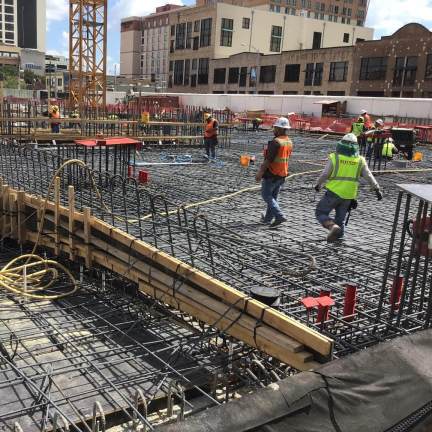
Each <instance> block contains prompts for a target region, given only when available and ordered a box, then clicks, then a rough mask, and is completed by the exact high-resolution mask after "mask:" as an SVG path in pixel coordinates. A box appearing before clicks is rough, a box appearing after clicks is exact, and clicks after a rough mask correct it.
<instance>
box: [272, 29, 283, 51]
mask: <svg viewBox="0 0 432 432" xmlns="http://www.w3.org/2000/svg"><path fill="white" fill-rule="evenodd" d="M281 43H282V27H280V26H272V30H271V38H270V51H271V52H280V49H281Z"/></svg>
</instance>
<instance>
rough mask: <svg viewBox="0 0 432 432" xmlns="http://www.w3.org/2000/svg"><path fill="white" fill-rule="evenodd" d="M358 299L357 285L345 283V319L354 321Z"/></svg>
mask: <svg viewBox="0 0 432 432" xmlns="http://www.w3.org/2000/svg"><path fill="white" fill-rule="evenodd" d="M356 301H357V285H356V284H351V283H347V284H345V299H344V308H343V319H344V320H345V321H352V320H353V318H354V314H355V307H356Z"/></svg>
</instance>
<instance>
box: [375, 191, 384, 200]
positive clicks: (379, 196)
mask: <svg viewBox="0 0 432 432" xmlns="http://www.w3.org/2000/svg"><path fill="white" fill-rule="evenodd" d="M375 195H376V197H377V200H378V201H381V200H382V199H383V194H382V192H381V191H380V190H379V189H375Z"/></svg>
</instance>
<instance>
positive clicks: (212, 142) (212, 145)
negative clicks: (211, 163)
mask: <svg viewBox="0 0 432 432" xmlns="http://www.w3.org/2000/svg"><path fill="white" fill-rule="evenodd" d="M217 143H218V141H217V138H204V147H205V151H206V154H207V156H208V158H209V159H215V158H216V144H217Z"/></svg>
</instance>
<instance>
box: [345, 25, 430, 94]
mask: <svg viewBox="0 0 432 432" xmlns="http://www.w3.org/2000/svg"><path fill="white" fill-rule="evenodd" d="M353 68H354V71H353V76H354V82H353V85H352V88H351V94H352V95H353V96H371V97H373V96H375V97H377V96H386V97H404V98H410V97H429V98H430V97H432V32H430V31H429V30H428V29H427V28H426V27H424V26H422V25H421V24H407V25H405V26H403V27H402V28H400V29H399V30H398V31H396V32H395V33H394V34H392V35H391V36H385V37H382V38H381V39H380V40H375V41H367V42H361V43H359V44H357V45H356V47H355V54H354V65H353Z"/></svg>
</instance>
